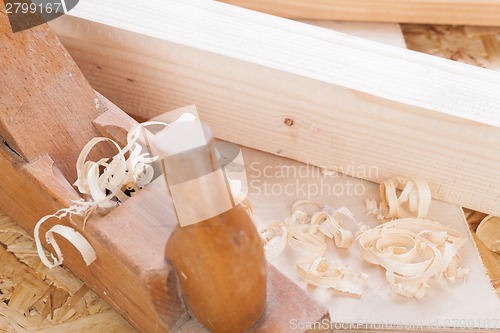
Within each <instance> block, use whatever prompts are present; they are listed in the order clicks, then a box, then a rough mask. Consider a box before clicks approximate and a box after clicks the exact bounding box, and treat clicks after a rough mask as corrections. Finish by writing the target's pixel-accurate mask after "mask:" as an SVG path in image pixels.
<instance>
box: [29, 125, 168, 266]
mask: <svg viewBox="0 0 500 333" xmlns="http://www.w3.org/2000/svg"><path fill="white" fill-rule="evenodd" d="M151 125H163V126H168V124H166V123H162V122H155V121H151V122H145V123H142V124H139V125H137V126H135V127H133V128H132V129H131V130H130V131H129V133H128V134H127V144H126V146H125V147H123V148H121V147H120V146H119V145H118V144H117V143H116V142H115V141H114V140H112V139H109V138H103V137H98V138H93V139H92V140H90V141H89V142H88V143H87V144H86V145H85V147H84V148H83V149H82V151H81V153H80V155H79V157H78V160H77V163H76V170H77V176H78V178H77V180H76V182H75V183H74V185H75V186H76V187H77V188H78V190H79V191H80V193H82V194H84V195H86V196H87V200H85V201H84V200H81V201H75V202H74V205H72V206H70V207H69V208H64V209H61V210H59V211H57V212H56V213H55V214H52V215H47V216H45V217H43V218H42V219H40V221H38V223H37V224H36V226H35V230H34V235H35V241H36V247H37V252H38V255H39V256H40V259H41V260H42V262H43V264H44V265H45V266H47V267H49V268H53V267H55V266H59V265H61V264H62V263H63V260H64V259H63V255H62V252H61V249H60V247H59V245H58V244H57V242H56V240H55V238H54V234H58V235H60V236H62V237H64V238H66V239H67V240H68V241H69V242H71V243H72V244H73V246H75V248H76V249H77V250H78V252H80V254H81V255H82V257H83V259H84V261H85V263H86V264H87V266H88V265H90V264H91V263H92V262H93V261H95V260H96V253H95V251H94V249H93V248H92V246H91V245H90V243H89V242H88V241H87V240H86V239H85V237H83V235H82V234H81V233H79V232H78V231H76V230H74V229H73V228H71V227H67V226H63V225H55V226H53V227H52V228H50V229H49V230H48V231H47V232H46V234H45V239H46V242H47V244H50V245H52V247H53V249H54V251H55V255H54V254H51V259H52V260H49V259H48V258H47V257H46V256H45V254H44V251H43V247H42V243H41V240H40V229H41V227H42V225H43V224H44V223H45V222H46V221H47V220H49V219H51V218H57V219H59V220H60V219H62V218H64V217H69V218H70V219H71V217H72V216H73V215H80V216H85V219H84V226H85V222H86V220H87V218H88V216H89V214H90V213H91V212H92V211H94V210H96V209H110V208H113V207H116V206H117V205H118V204H120V203H122V202H125V201H126V200H128V198H129V196H128V195H127V194H126V192H131V195H133V193H135V192H137V191H138V190H139V189H141V188H142V187H144V186H146V185H147V184H149V183H150V182H151V181H152V179H153V177H154V171H153V167H152V165H151V164H152V163H153V162H154V161H156V160H157V157H155V156H150V155H149V153H147V152H143V147H142V146H141V145H140V144H139V143H138V142H137V141H138V140H139V138H140V136H141V132H142V129H143V128H144V127H147V126H151ZM102 142H109V143H111V144H112V145H113V146H114V147H115V148H116V150H117V154H116V155H115V156H113V157H112V158H111V159H108V158H103V159H100V160H99V161H87V158H88V156H89V154H90V152H91V151H92V149H93V148H94V147H95V146H96V145H97V144H99V143H102ZM126 156H128V157H126Z"/></svg>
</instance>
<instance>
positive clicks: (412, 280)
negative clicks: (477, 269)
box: [358, 218, 468, 298]
mask: <svg viewBox="0 0 500 333" xmlns="http://www.w3.org/2000/svg"><path fill="white" fill-rule="evenodd" d="M358 242H359V245H360V251H361V258H362V259H363V260H365V261H367V262H369V263H372V264H376V265H380V266H382V267H384V268H385V269H386V278H387V280H388V281H389V283H390V285H391V288H392V290H393V291H395V292H396V293H398V294H400V295H403V296H406V297H415V298H422V297H424V296H425V294H426V292H427V290H428V289H429V288H430V279H431V278H433V277H440V276H442V275H445V277H446V278H448V280H450V281H455V279H457V278H465V277H466V276H467V273H468V271H467V269H463V268H460V267H458V261H459V256H458V249H459V248H460V247H461V246H462V245H463V244H464V242H465V237H464V236H463V235H461V234H460V233H458V232H457V231H455V230H454V229H451V228H448V227H445V226H443V225H441V224H439V223H437V222H433V221H430V220H424V219H419V218H407V219H399V220H394V221H391V222H387V223H384V224H381V225H379V226H377V227H376V228H373V229H369V230H365V231H363V232H361V233H360V235H359V236H358Z"/></svg>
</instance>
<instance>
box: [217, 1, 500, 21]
mask: <svg viewBox="0 0 500 333" xmlns="http://www.w3.org/2000/svg"><path fill="white" fill-rule="evenodd" d="M221 1H223V2H226V3H230V4H233V5H237V6H241V7H245V8H249V9H253V10H257V11H260V12H264V13H268V14H273V15H277V16H282V17H287V18H292V19H310V20H346V21H373V22H399V23H434V24H467V25H481V26H492V25H495V26H496V25H500V1H498V0H478V1H475V0H459V1H456V0H430V1H429V0H350V1H342V0H309V1H301V0H221Z"/></svg>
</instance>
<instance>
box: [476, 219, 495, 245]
mask: <svg viewBox="0 0 500 333" xmlns="http://www.w3.org/2000/svg"><path fill="white" fill-rule="evenodd" d="M476 235H477V238H479V239H480V240H481V241H482V242H483V243H484V245H486V247H487V248H488V249H489V250H491V251H493V252H496V253H500V217H496V216H492V215H488V216H486V217H485V218H484V219H483V220H482V221H481V223H480V224H479V226H478V227H477V230H476Z"/></svg>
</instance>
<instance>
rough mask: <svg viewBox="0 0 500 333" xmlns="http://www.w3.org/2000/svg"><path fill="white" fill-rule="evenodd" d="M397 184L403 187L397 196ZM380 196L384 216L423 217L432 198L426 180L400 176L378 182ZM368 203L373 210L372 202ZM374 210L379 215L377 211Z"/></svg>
mask: <svg viewBox="0 0 500 333" xmlns="http://www.w3.org/2000/svg"><path fill="white" fill-rule="evenodd" d="M398 186H402V187H403V190H402V191H401V194H400V195H399V196H398V194H397V188H398ZM380 196H381V198H382V202H381V206H382V210H383V212H384V214H383V216H384V217H385V218H404V217H418V218H425V217H426V216H427V213H428V212H429V207H430V204H431V199H432V198H431V191H430V189H429V185H428V184H427V183H426V182H424V181H422V180H415V179H412V180H402V179H400V178H391V179H387V180H385V181H383V182H382V183H380ZM368 205H370V209H371V210H372V211H374V207H373V203H372V202H367V206H368ZM376 212H377V215H378V216H380V213H379V211H376Z"/></svg>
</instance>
